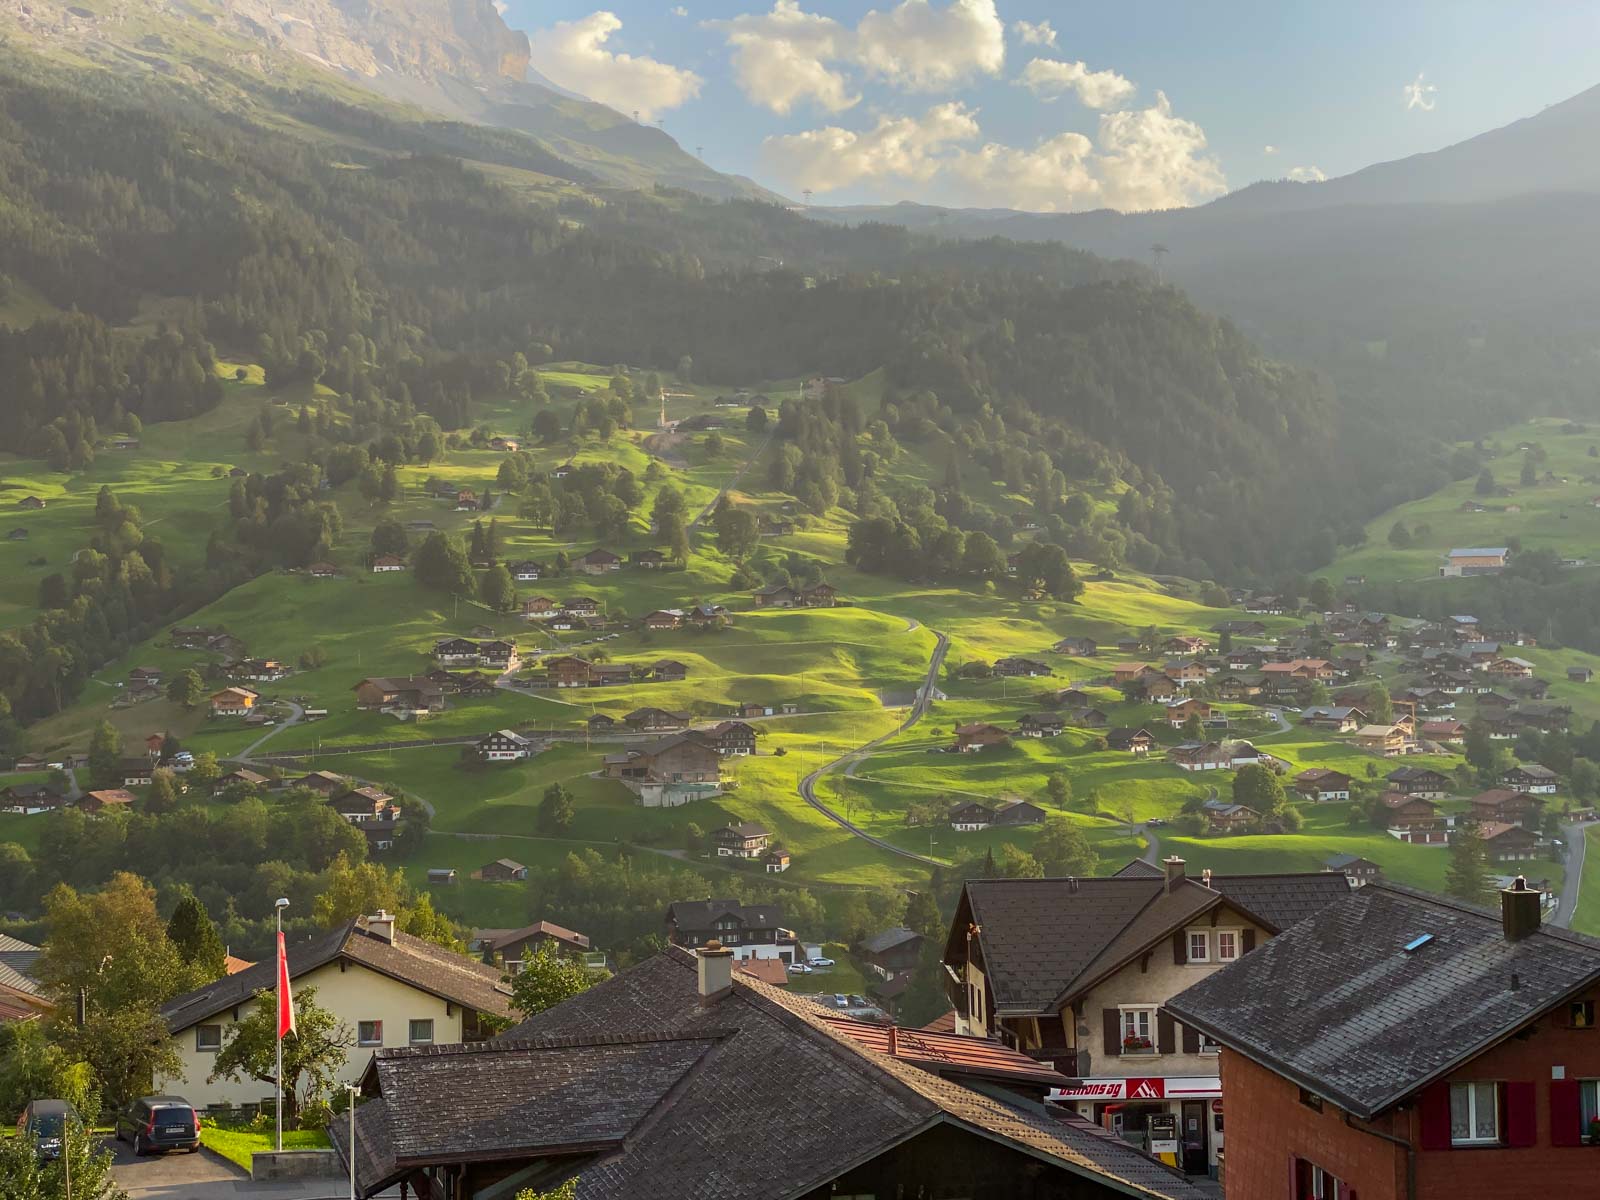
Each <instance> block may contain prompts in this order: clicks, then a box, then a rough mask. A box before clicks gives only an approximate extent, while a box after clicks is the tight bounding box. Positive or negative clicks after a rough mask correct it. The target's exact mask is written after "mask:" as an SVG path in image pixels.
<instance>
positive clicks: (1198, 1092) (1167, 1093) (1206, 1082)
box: [1050, 1076, 1222, 1104]
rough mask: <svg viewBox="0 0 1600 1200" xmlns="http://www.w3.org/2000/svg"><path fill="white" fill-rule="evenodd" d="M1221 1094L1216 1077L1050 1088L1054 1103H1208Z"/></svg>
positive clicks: (1100, 1082)
mask: <svg viewBox="0 0 1600 1200" xmlns="http://www.w3.org/2000/svg"><path fill="white" fill-rule="evenodd" d="M1221 1095H1222V1080H1221V1079H1219V1078H1217V1077H1215V1076H1211V1077H1206V1076H1200V1077H1198V1078H1187V1079H1166V1078H1162V1077H1159V1076H1157V1077H1146V1078H1133V1079H1083V1080H1080V1081H1079V1082H1078V1083H1077V1084H1076V1085H1075V1086H1073V1087H1064V1088H1051V1089H1050V1099H1052V1100H1207V1099H1211V1098H1213V1097H1220V1096H1221ZM1218 1103H1219V1104H1220V1100H1219V1101H1218Z"/></svg>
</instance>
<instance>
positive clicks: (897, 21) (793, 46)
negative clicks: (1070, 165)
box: [704, 0, 1005, 114]
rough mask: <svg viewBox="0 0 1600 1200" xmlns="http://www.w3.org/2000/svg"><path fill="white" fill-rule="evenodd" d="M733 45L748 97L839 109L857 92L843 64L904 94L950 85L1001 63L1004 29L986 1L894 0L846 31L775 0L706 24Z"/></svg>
mask: <svg viewBox="0 0 1600 1200" xmlns="http://www.w3.org/2000/svg"><path fill="white" fill-rule="evenodd" d="M704 25H705V28H707V29H713V30H716V31H718V32H720V33H721V34H722V35H723V37H724V38H725V39H726V40H727V44H728V47H729V49H730V50H731V51H732V57H733V68H734V78H735V80H736V81H737V82H738V84H739V88H740V90H741V91H743V92H744V94H745V95H746V96H748V97H749V98H750V99H751V100H752V101H754V102H755V103H756V104H759V105H761V106H762V107H764V108H768V109H770V110H772V111H773V112H775V113H779V114H787V113H789V112H791V111H793V109H794V108H795V106H796V105H798V104H802V103H807V102H809V103H812V104H815V105H816V106H817V107H818V108H820V109H822V110H823V111H824V112H842V111H844V110H845V109H847V108H851V107H853V106H854V105H855V104H857V103H859V102H860V99H861V96H860V94H859V92H858V91H857V90H856V87H855V85H854V84H853V83H852V80H851V78H850V76H849V75H848V74H847V72H848V71H859V72H861V73H862V74H865V75H867V76H871V77H874V78H877V79H882V80H885V81H887V82H888V83H890V84H892V85H894V86H896V87H899V88H902V89H905V90H909V91H930V90H937V89H940V88H946V87H950V86H952V85H954V84H957V83H960V82H962V81H964V80H966V79H969V78H971V77H972V76H974V75H978V74H989V75H994V74H998V73H999V71H1000V69H1001V67H1002V66H1004V64H1005V28H1004V26H1003V25H1002V24H1001V22H1000V17H999V14H998V13H997V12H996V11H995V6H994V0H951V2H950V3H949V4H947V5H945V6H944V7H935V6H934V5H933V4H930V3H929V2H928V0H901V3H900V4H898V5H896V6H895V7H894V8H891V9H889V10H887V11H885V12H878V11H876V10H873V11H871V12H868V13H867V14H866V15H865V16H864V17H862V18H861V21H860V23H859V24H858V25H856V27H855V28H854V29H852V28H850V27H849V26H848V25H846V24H843V23H841V22H839V21H836V20H834V19H833V18H832V17H825V16H822V15H820V14H817V13H810V12H806V11H805V10H804V9H802V8H801V7H800V0H774V2H773V6H772V11H771V12H767V13H745V14H742V15H740V16H736V17H732V18H730V19H728V20H718V21H706V22H705V23H704Z"/></svg>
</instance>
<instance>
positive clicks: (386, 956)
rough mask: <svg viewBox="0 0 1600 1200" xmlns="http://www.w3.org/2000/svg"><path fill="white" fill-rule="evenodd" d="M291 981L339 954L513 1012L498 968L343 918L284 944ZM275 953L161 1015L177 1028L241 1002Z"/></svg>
mask: <svg viewBox="0 0 1600 1200" xmlns="http://www.w3.org/2000/svg"><path fill="white" fill-rule="evenodd" d="M288 956H289V978H290V979H291V980H293V979H295V978H297V977H299V976H301V975H304V974H306V973H307V972H309V971H314V970H316V969H317V968H318V967H321V966H324V965H326V964H327V963H331V962H333V961H335V960H336V959H339V958H346V959H349V960H350V961H352V962H358V963H360V964H361V965H363V966H365V967H368V968H370V969H371V970H374V971H377V972H378V973H380V974H383V975H388V976H390V977H391V978H394V979H398V980H400V981H401V982H403V983H409V984H410V985H411V986H412V987H415V988H417V989H419V990H420V991H424V992H428V993H431V994H432V995H435V996H438V997H440V998H442V999H445V1000H450V1001H453V1002H454V1003H456V1004H460V1005H463V1006H464V1007H467V1008H471V1009H474V1010H476V1011H478V1012H482V1013H490V1014H492V1015H494V1016H498V1017H509V1016H510V1015H511V989H510V987H509V986H508V985H506V984H505V983H504V982H503V981H502V979H501V973H500V970H499V969H498V968H497V967H491V966H489V965H488V964H487V963H482V962H479V961H477V960H476V959H471V958H468V957H466V956H465V955H462V954H457V953H455V951H453V950H446V949H445V948H444V947H442V946H436V945H434V944H433V943H432V942H428V941H424V940H423V939H422V938H418V937H413V936H412V935H411V934H409V933H403V932H401V931H400V930H398V929H397V930H395V932H394V941H393V942H392V943H391V942H389V941H388V940H386V939H384V938H381V937H379V936H377V935H376V934H372V933H368V932H367V930H366V927H365V923H364V922H363V921H346V922H345V923H344V924H343V925H341V926H339V927H338V928H337V929H335V930H333V931H332V932H331V933H325V934H322V935H321V936H320V937H316V938H313V939H311V940H310V941H304V942H297V943H295V944H293V945H290V946H289V947H288ZM277 971H278V967H277V959H276V957H272V958H267V959H263V960H262V961H261V962H258V963H256V964H255V965H254V966H252V967H249V968H247V969H246V970H243V971H240V972H238V973H237V974H234V975H227V976H224V977H223V978H221V979H217V980H214V981H213V982H211V983H208V984H206V985H205V986H204V987H201V988H196V989H195V990H194V991H192V992H187V993H185V994H184V995H182V996H177V997H174V998H173V999H171V1000H169V1001H167V1002H166V1003H165V1004H164V1005H162V1006H161V1017H162V1019H163V1020H164V1021H166V1023H167V1028H168V1030H170V1031H171V1032H173V1033H181V1032H182V1031H183V1030H185V1029H188V1028H189V1027H190V1026H192V1025H195V1024H197V1023H198V1022H200V1021H203V1020H205V1019H206V1018H207V1017H209V1016H213V1015H214V1014H216V1013H219V1012H222V1011H223V1010H224V1009H228V1008H233V1007H234V1006H235V1005H238V1004H243V1003H244V1002H245V1001H247V1000H249V999H250V998H251V997H252V996H254V995H255V994H256V993H257V992H258V991H262V990H264V989H270V988H271V987H273V986H274V983H275V981H276V979H277Z"/></svg>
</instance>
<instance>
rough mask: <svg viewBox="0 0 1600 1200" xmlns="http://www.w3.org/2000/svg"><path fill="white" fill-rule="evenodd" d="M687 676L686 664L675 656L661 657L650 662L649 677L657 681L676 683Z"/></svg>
mask: <svg viewBox="0 0 1600 1200" xmlns="http://www.w3.org/2000/svg"><path fill="white" fill-rule="evenodd" d="M688 677H689V666H688V664H687V663H681V662H679V661H678V660H677V659H675V658H663V659H660V660H659V661H657V662H653V663H651V664H650V678H651V679H653V680H654V681H655V682H657V683H676V682H677V681H679V680H681V679H687V678H688Z"/></svg>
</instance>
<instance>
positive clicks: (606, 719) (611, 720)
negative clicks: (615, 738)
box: [583, 713, 620, 733]
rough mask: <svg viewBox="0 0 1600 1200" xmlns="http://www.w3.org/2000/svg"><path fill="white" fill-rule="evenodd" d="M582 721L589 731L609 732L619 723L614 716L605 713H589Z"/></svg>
mask: <svg viewBox="0 0 1600 1200" xmlns="http://www.w3.org/2000/svg"><path fill="white" fill-rule="evenodd" d="M583 723H584V725H585V726H586V727H587V728H588V730H589V732H590V733H610V732H612V731H613V730H614V729H616V727H617V726H618V725H619V724H620V722H619V721H618V720H617V719H616V718H615V717H612V716H607V715H606V714H605V713H591V714H590V715H589V716H588V718H586V719H585V720H584V722H583Z"/></svg>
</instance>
